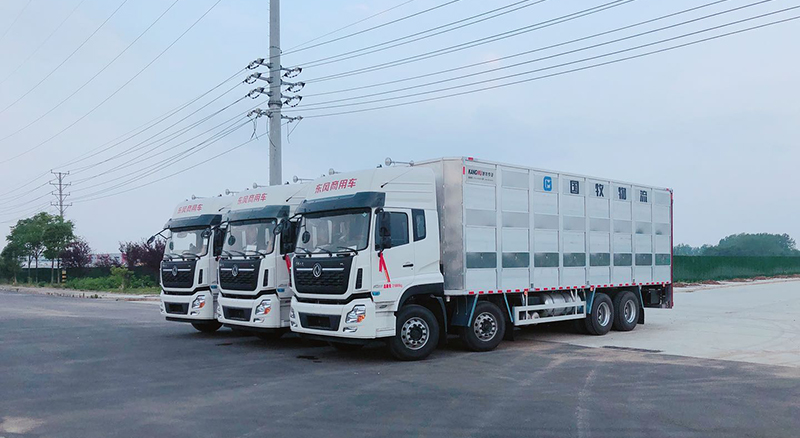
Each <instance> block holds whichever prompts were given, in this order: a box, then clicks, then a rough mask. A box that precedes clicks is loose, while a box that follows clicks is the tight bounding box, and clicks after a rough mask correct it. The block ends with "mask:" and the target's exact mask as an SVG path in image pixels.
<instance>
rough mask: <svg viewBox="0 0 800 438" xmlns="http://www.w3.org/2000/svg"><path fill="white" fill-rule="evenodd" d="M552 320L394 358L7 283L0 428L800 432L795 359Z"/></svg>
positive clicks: (293, 432)
mask: <svg viewBox="0 0 800 438" xmlns="http://www.w3.org/2000/svg"><path fill="white" fill-rule="evenodd" d="M637 330H638V329H637ZM556 331H558V329H557V330H556ZM549 333H552V330H544V329H542V328H538V329H529V330H526V331H525V332H524V333H523V335H522V336H520V338H521V339H520V340H517V341H514V342H504V343H503V344H501V346H500V348H499V349H497V350H495V351H493V352H488V353H469V352H466V351H464V350H463V348H462V347H461V346H460V345H459V344H458V342H453V343H451V344H450V345H449V346H448V347H447V348H444V349H440V350H437V351H436V352H435V353H434V354H433V355H432V356H431V357H430V358H429V359H428V360H426V361H422V362H416V363H399V362H395V361H393V360H391V359H390V358H389V356H388V355H387V354H386V353H385V352H384V350H383V349H381V348H370V349H365V350H362V351H360V352H358V353H353V354H345V353H340V352H338V351H336V350H334V349H333V348H331V347H315V346H311V345H308V344H304V343H303V342H302V341H300V340H299V339H296V338H291V337H290V338H284V339H282V340H280V341H278V342H274V343H265V342H262V341H259V340H258V339H257V338H254V337H246V336H239V335H236V334H234V333H233V332H231V331H230V330H227V329H223V330H221V331H220V332H218V333H216V334H213V335H204V334H200V333H197V332H195V331H194V330H193V329H192V328H191V326H189V325H184V324H179V323H171V322H166V321H163V320H162V317H161V316H160V315H159V314H158V308H157V306H156V305H154V304H153V303H139V302H115V301H108V300H92V299H76V298H63V297H52V296H43V295H29V294H22V293H12V292H2V291H0V437H5V438H11V437H212V436H219V437H264V436H277V437H283V436H292V437H317V438H319V437H328V436H333V437H335V436H347V437H354V436H398V437H399V436H425V437H443V436H458V437H470V436H491V437H509V436H526V437H530V436H543V437H548V436H552V437H615V438H616V437H628V436H632V437H633V436H635V437H640V436H647V437H731V436H752V437H779V436H785V437H797V436H798V434H799V432H798V431H799V430H800V369H798V368H796V367H784V366H773V365H764V364H752V363H744V362H736V361H723V360H710V359H700V358H691V357H682V356H674V355H668V354H663V353H654V352H648V351H643V350H634V349H625V348H588V347H582V346H576V345H570V344H565V343H560V342H551V341H542V340H540V339H542V338H547V337H548V336H549V335H548V334H549ZM633 333H635V331H634V332H631V333H630V334H633ZM664 336H667V337H669V336H671V335H670V333H665V334H664Z"/></svg>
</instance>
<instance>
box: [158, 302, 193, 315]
mask: <svg viewBox="0 0 800 438" xmlns="http://www.w3.org/2000/svg"><path fill="white" fill-rule="evenodd" d="M164 310H166V311H167V313H171V314H173V315H186V314H187V313H189V303H164Z"/></svg>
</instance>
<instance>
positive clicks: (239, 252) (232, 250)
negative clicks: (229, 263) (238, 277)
mask: <svg viewBox="0 0 800 438" xmlns="http://www.w3.org/2000/svg"><path fill="white" fill-rule="evenodd" d="M222 252H223V253H225V254H229V255H240V256H244V255H245V254H244V253H243V252H241V251H237V250H235V249H230V250H228V249H223V250H222Z"/></svg>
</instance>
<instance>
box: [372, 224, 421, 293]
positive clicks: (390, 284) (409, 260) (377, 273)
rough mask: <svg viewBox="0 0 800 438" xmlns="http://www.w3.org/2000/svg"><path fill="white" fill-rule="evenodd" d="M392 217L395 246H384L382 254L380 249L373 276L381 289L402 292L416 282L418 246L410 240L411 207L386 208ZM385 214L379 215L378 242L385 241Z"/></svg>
mask: <svg viewBox="0 0 800 438" xmlns="http://www.w3.org/2000/svg"><path fill="white" fill-rule="evenodd" d="M384 211H386V212H387V213H389V218H390V222H391V225H390V230H391V247H389V248H385V249H384V250H383V255H382V256H381V255H380V253H379V252H376V253H375V254H376V256H375V257H376V258H377V261H376V263H374V264H373V265H372V266H373V268H372V269H373V272H372V278H373V279H374V282H375V285H374V286H375V287H376V288H377V290H379V291H381V292H382V293H384V292H389V291H397V292H401V291H402V290H403V289H404V288H406V287H408V286H410V285H411V284H413V282H414V246H413V245H411V244H410V239H409V235H410V232H409V230H410V228H409V227H410V216H411V210H402V209H386V210H384ZM381 227H382V224H381V216H380V215H378V216H376V219H375V243H376V250H377V245H378V243H379V242H380V241H381V236H380V230H381Z"/></svg>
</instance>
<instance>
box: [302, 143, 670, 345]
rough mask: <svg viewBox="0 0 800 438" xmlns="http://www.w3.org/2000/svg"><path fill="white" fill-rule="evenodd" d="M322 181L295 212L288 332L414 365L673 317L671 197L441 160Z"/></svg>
mask: <svg viewBox="0 0 800 438" xmlns="http://www.w3.org/2000/svg"><path fill="white" fill-rule="evenodd" d="M389 164H391V160H389V159H387V167H383V168H376V169H370V170H364V171H360V172H351V173H340V174H334V175H330V176H326V177H322V178H320V179H319V180H316V181H314V182H313V183H312V187H311V188H310V189H309V192H308V196H307V197H306V200H305V201H304V202H303V203H302V204H301V205H300V206H299V207H298V209H297V212H298V213H299V215H300V217H301V222H300V225H299V232H298V236H299V237H298V242H297V248H296V250H295V256H294V263H293V265H292V275H293V282H292V288H293V291H294V297H293V298H292V305H291V312H290V324H291V329H292V331H295V332H298V333H300V334H301V336H305V337H310V338H318V339H327V340H329V341H333V342H335V343H336V345H340V346H346V345H350V346H351V348H358V346H359V345H363V344H364V343H366V342H367V341H369V340H374V339H382V340H385V341H386V343H387V344H388V347H389V351H390V352H391V354H392V355H393V356H395V357H396V358H398V359H402V360H415V359H422V358H425V357H426V356H428V355H429V354H430V353H431V351H432V350H433V349H434V348H436V346H437V344H439V343H440V342H444V341H446V338H447V336H446V335H447V334H448V333H454V334H455V333H457V334H459V335H460V336H461V338H462V339H463V341H464V343H465V344H466V346H467V347H468V348H470V349H471V350H474V351H486V350H491V349H494V348H495V347H496V346H497V345H498V344H499V343H500V341H501V340H502V339H503V338H504V337H506V338H507V337H510V335H512V334H513V329H514V328H515V327H519V326H526V325H533V324H542V323H547V322H556V321H565V320H576V321H577V323H578V325H579V326H580V327H582V328H583V329H584V330H585V331H586V332H588V333H590V334H594V335H603V334H605V333H607V332H608V331H609V330H610V329H611V328H612V326H613V327H614V328H616V329H618V330H623V331H625V330H632V329H633V328H634V327H635V326H636V324H637V323H643V322H644V308H645V307H660V308H671V307H672V191H671V190H670V189H665V188H656V187H652V186H648V185H640V184H629V183H623V182H617V181H612V180H608V179H604V178H593V177H587V176H580V175H574V174H569V173H562V172H554V171H547V170H540V169H534V168H528V167H523V166H519V165H509V164H499V163H494V162H489V161H482V160H475V159H472V158H443V159H437V160H432V161H425V162H421V163H413V164H412V165H411V166H408V167H397V166H393V167H388V165H389Z"/></svg>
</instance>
